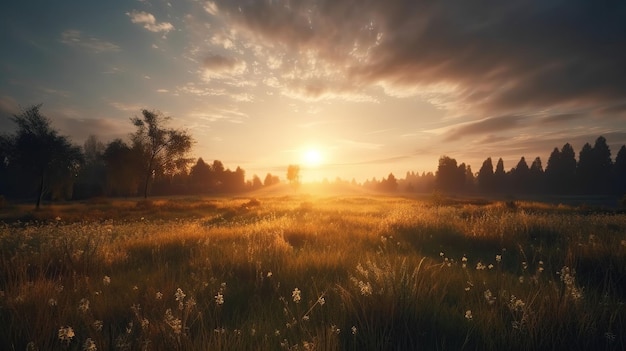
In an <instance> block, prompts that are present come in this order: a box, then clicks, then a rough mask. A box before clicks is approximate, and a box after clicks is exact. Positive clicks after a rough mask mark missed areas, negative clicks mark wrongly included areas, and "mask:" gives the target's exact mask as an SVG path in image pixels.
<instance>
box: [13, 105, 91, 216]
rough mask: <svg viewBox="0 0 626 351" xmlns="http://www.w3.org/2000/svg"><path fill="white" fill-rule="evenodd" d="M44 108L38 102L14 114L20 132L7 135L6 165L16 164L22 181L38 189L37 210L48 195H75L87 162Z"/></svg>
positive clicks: (14, 120)
mask: <svg viewBox="0 0 626 351" xmlns="http://www.w3.org/2000/svg"><path fill="white" fill-rule="evenodd" d="M40 108H41V105H34V106H31V107H29V108H27V109H24V110H22V112H21V113H20V114H19V115H13V118H11V119H12V120H13V122H15V124H17V131H16V132H15V134H14V135H12V136H8V137H7V139H6V141H5V144H6V147H7V151H5V153H6V155H5V156H4V157H5V162H6V163H5V164H6V165H8V166H9V167H13V166H14V167H16V168H17V169H18V170H19V172H20V174H22V175H23V177H22V178H21V180H22V182H21V184H26V186H33V187H35V188H36V189H37V190H36V194H37V199H36V203H35V208H37V209H39V207H40V205H41V201H42V199H43V197H44V196H45V195H47V194H51V195H53V197H61V196H63V195H64V193H65V195H70V196H71V190H72V182H73V179H74V177H75V176H76V174H77V172H78V169H79V167H80V164H81V163H82V162H83V157H82V153H81V151H80V148H79V147H78V146H75V145H72V144H71V143H70V141H69V140H68V138H67V137H65V136H61V135H59V134H58V132H57V131H56V130H55V129H53V128H52V126H51V125H50V120H49V119H48V118H47V117H45V116H44V115H42V114H41V112H40V111H39V109H40Z"/></svg>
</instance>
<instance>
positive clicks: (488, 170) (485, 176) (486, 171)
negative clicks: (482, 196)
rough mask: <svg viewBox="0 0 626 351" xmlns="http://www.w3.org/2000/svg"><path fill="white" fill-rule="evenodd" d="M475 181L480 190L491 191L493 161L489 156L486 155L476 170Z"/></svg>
mask: <svg viewBox="0 0 626 351" xmlns="http://www.w3.org/2000/svg"><path fill="white" fill-rule="evenodd" d="M477 181H478V188H479V189H480V191H482V192H492V191H493V163H492V162H491V157H488V158H487V159H486V160H485V161H483V165H482V166H481V167H480V170H479V171H478V177H477Z"/></svg>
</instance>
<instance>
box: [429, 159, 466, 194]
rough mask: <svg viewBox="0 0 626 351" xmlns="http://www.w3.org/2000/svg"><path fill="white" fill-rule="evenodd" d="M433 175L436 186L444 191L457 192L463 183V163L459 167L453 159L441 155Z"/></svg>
mask: <svg viewBox="0 0 626 351" xmlns="http://www.w3.org/2000/svg"><path fill="white" fill-rule="evenodd" d="M435 176H436V184H437V188H439V189H440V190H442V191H446V192H458V191H460V190H462V188H463V185H464V184H465V164H463V168H462V169H461V168H460V167H458V166H457V164H456V160H455V159H453V158H450V157H448V156H442V157H440V158H439V166H438V167H437V174H436V175H435Z"/></svg>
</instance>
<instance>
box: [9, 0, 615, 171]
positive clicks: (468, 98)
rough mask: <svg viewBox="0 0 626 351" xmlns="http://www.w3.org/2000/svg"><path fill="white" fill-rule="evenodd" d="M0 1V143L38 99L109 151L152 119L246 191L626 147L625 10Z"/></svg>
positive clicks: (584, 2) (474, 1)
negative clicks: (294, 169) (164, 119)
mask: <svg viewBox="0 0 626 351" xmlns="http://www.w3.org/2000/svg"><path fill="white" fill-rule="evenodd" d="M0 6H1V7H2V10H1V11H0V48H2V49H1V51H2V54H1V55H0V132H10V131H11V130H12V128H13V126H14V125H13V122H12V121H11V120H10V119H9V118H7V117H9V116H11V115H13V114H16V113H19V111H20V110H21V109H23V108H25V107H29V106H31V105H34V104H40V103H41V104H43V105H42V108H41V112H42V113H43V114H44V115H46V116H47V117H49V118H50V119H51V121H52V124H53V127H54V128H56V129H58V130H59V131H60V132H61V134H63V135H67V136H69V137H70V139H71V140H72V141H73V142H74V143H76V144H79V145H82V143H83V142H84V141H85V139H86V138H87V137H88V136H89V135H91V134H93V135H96V136H97V137H98V138H99V139H100V140H101V141H103V142H105V143H107V142H110V141H111V140H113V139H115V138H122V139H125V140H128V135H129V134H130V133H132V132H133V128H134V127H133V126H132V124H131V122H130V118H131V117H133V116H139V115H140V114H141V110H142V109H149V110H157V111H161V112H162V113H163V114H164V115H167V116H171V117H172V119H171V120H170V124H169V126H170V127H174V128H180V129H184V130H187V131H188V132H189V133H190V134H191V135H192V136H193V138H194V139H195V141H196V143H195V145H194V147H193V150H192V156H193V157H202V158H203V159H204V160H205V161H208V162H211V161H212V160H216V159H217V160H221V161H222V162H223V163H224V165H225V166H226V167H227V168H231V169H233V170H234V169H235V168H236V167H237V166H240V167H241V168H243V169H244V170H245V171H246V178H248V179H250V178H251V177H252V176H253V175H254V174H256V175H258V176H259V177H261V179H263V178H264V176H265V175H266V174H267V173H272V174H274V175H278V176H279V177H281V178H282V179H284V178H285V176H286V170H287V166H288V165H289V164H299V165H301V168H302V171H301V173H302V177H303V179H304V180H305V181H306V180H321V179H323V178H327V179H329V180H334V179H335V178H336V177H340V178H342V179H344V180H351V179H353V178H354V179H355V180H356V181H358V182H362V181H364V180H366V179H371V178H373V177H376V178H377V179H381V178H383V177H386V176H387V175H388V174H389V173H394V175H396V177H399V178H402V177H404V175H405V173H406V172H407V171H415V172H419V173H421V172H423V171H426V172H428V171H433V172H434V171H436V169H437V163H438V159H439V158H440V157H441V156H443V155H447V156H450V157H452V158H455V159H456V160H457V161H458V162H459V163H461V162H464V163H466V164H469V165H471V166H472V170H473V171H474V172H477V171H478V170H479V169H480V166H481V164H482V162H483V161H484V160H485V159H486V158H487V157H492V159H493V160H494V164H495V161H496V160H497V159H498V158H503V160H504V165H505V168H506V169H507V170H508V169H510V168H512V167H514V166H515V165H516V164H517V161H518V160H519V159H520V157H522V156H524V157H525V158H526V160H527V161H528V163H529V164H530V163H531V162H532V160H533V159H534V158H535V157H537V156H539V157H541V159H542V161H543V165H544V167H545V166H546V164H547V159H548V156H549V154H550V152H551V151H552V150H553V149H554V148H555V147H559V148H561V147H562V146H563V144H565V143H566V142H569V143H570V144H572V146H573V147H574V150H575V151H576V152H577V153H578V152H579V151H580V149H581V148H582V146H583V144H584V143H586V142H589V143H591V144H592V145H593V142H594V141H595V139H596V138H597V137H598V136H600V135H602V136H604V137H605V138H606V139H607V140H608V144H609V146H610V147H611V151H612V156H613V157H615V155H616V153H617V151H618V149H619V147H620V146H621V145H623V144H626V20H625V19H626V2H624V1H619V0H601V1H588V0H562V1H554V0H507V1H502V0H468V1H449V0H440V1H431V0H428V1H426V0H387V1H381V0H359V1H357V0H302V1H296V0H294V1H289V0H265V1H254V0H215V1H196V0H179V1H175V0H170V1H161V0H142V1H137V0H135V1H133V0H129V1H119V0H110V1H84V0H66V1H47V0H45V1H44V0H36V1H35V0H31V1H11V2H5V3H3V4H2V5H0ZM307 155H308V156H307ZM312 155H313V156H312Z"/></svg>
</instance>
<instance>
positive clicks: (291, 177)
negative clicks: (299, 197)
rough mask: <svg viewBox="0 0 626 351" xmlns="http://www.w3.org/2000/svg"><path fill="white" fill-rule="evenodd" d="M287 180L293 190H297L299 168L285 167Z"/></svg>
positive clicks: (294, 166) (296, 166) (295, 166)
mask: <svg viewBox="0 0 626 351" xmlns="http://www.w3.org/2000/svg"><path fill="white" fill-rule="evenodd" d="M287 180H288V181H289V183H290V184H291V186H293V187H294V189H296V190H297V189H298V187H299V186H300V166H298V165H289V167H287Z"/></svg>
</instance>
